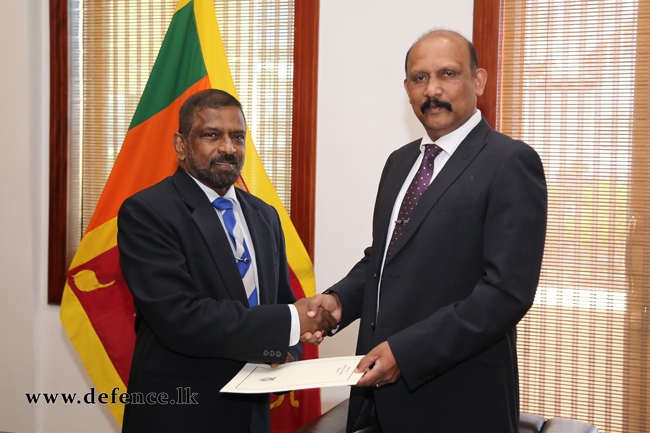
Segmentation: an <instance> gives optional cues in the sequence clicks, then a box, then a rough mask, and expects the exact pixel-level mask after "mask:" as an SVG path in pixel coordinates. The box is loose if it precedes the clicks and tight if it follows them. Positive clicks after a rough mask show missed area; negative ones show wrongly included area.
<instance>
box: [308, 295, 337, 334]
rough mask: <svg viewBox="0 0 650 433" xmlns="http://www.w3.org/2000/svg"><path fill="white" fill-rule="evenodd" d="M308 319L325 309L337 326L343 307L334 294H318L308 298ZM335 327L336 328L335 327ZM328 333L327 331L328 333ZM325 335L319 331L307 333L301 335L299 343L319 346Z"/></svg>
mask: <svg viewBox="0 0 650 433" xmlns="http://www.w3.org/2000/svg"><path fill="white" fill-rule="evenodd" d="M307 308H308V310H309V311H308V312H307V316H308V317H314V316H316V314H318V311H320V310H322V309H325V310H327V311H329V312H330V314H332V316H333V317H334V319H335V320H336V323H337V324H338V323H339V322H340V321H341V314H342V312H343V307H342V306H341V301H340V300H339V297H338V295H337V294H336V293H331V294H325V295H323V294H320V295H316V296H314V297H313V298H309V304H308V307H307ZM335 327H336V326H335ZM328 332H329V331H328ZM325 335H327V332H326V333H321V332H319V331H317V332H315V333H311V332H307V333H306V334H301V338H300V341H302V342H303V343H311V344H315V345H319V344H320V343H322V342H323V339H324V338H325Z"/></svg>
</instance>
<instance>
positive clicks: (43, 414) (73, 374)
mask: <svg viewBox="0 0 650 433" xmlns="http://www.w3.org/2000/svg"><path fill="white" fill-rule="evenodd" d="M48 28H49V1H48V0H12V1H4V2H2V4H1V6H0V54H1V57H2V61H1V62H0V77H2V79H1V80H0V95H2V104H0V131H2V134H3V136H4V139H3V143H4V144H3V154H4V156H5V158H4V161H5V165H4V166H3V169H2V170H1V171H0V203H1V204H2V207H1V208H0V344H2V346H1V347H2V349H1V352H0V353H1V355H0V431H3V432H16V433H18V432H20V433H29V432H53V433H54V432H56V433H58V432H61V433H63V432H89V431H92V432H98V433H110V432H117V431H119V429H118V426H117V423H116V422H115V420H114V418H113V417H112V415H111V414H110V412H109V411H108V409H107V408H106V407H103V406H99V405H85V404H81V405H77V404H73V405H65V404H63V403H62V402H61V401H60V399H59V401H58V402H57V403H56V404H50V405H47V404H45V403H44V402H43V401H41V402H40V403H38V404H28V403H27V398H26V396H25V393H35V392H52V393H54V392H65V393H77V394H80V395H81V394H84V393H86V392H88V390H89V388H90V387H91V386H93V385H92V382H91V381H90V378H89V376H88V373H86V370H85V369H84V368H83V365H82V363H81V361H80V360H79V357H78V356H77V354H76V352H75V350H74V347H73V346H72V344H71V343H70V339H69V338H68V336H67V335H66V334H65V331H64V330H63V327H62V326H61V321H60V319H59V307H58V306H52V305H47V282H46V274H47V224H48V223H47V217H48V156H49V124H48V122H49V117H48V116H49V75H48V74H49V30H48Z"/></svg>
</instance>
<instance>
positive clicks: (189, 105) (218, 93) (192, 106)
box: [178, 89, 246, 138]
mask: <svg viewBox="0 0 650 433" xmlns="http://www.w3.org/2000/svg"><path fill="white" fill-rule="evenodd" d="M205 107H208V108H224V107H237V108H239V110H240V111H241V112H242V116H244V110H243V109H242V107H241V103H240V102H239V101H238V100H237V98H235V97H234V96H232V95H231V94H230V93H228V92H224V91H223V90H218V89H206V90H202V91H200V92H197V93H195V94H193V95H192V96H190V97H189V98H187V99H186V100H185V102H183V105H182V106H181V109H180V111H179V113H178V132H179V133H180V134H181V135H182V136H183V137H185V138H189V135H190V131H191V130H192V125H194V113H195V112H196V109H197V108H198V109H199V110H200V109H203V108H205ZM244 122H246V116H244Z"/></svg>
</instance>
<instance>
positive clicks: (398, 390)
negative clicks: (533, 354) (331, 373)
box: [332, 119, 546, 433]
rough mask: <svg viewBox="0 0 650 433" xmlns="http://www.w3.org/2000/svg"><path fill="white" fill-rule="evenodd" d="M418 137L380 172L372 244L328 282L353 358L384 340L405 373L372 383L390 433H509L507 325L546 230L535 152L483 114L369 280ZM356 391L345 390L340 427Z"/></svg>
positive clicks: (354, 408)
mask: <svg viewBox="0 0 650 433" xmlns="http://www.w3.org/2000/svg"><path fill="white" fill-rule="evenodd" d="M419 146H420V140H417V141H414V142H412V143H410V144H407V145H406V146H404V147H402V148H400V149H398V150H397V151H395V152H394V153H393V154H391V156H390V157H389V158H388V161H387V162H386V166H385V167H384V171H383V173H382V176H381V181H380V184H379V191H378V194H377V199H376V204H375V210H374V219H373V243H372V246H371V247H370V248H368V249H367V250H366V251H365V257H364V258H363V259H362V260H361V261H360V262H359V263H358V264H357V265H356V266H355V267H354V268H353V269H352V271H351V272H350V273H349V274H348V275H347V276H346V277H345V278H344V279H343V280H342V281H340V282H339V283H337V284H336V285H335V286H333V287H332V290H333V291H335V292H336V293H337V294H338V296H339V298H340V299H341V302H342V305H343V318H342V321H341V325H342V326H346V325H347V324H349V323H351V322H352V321H353V320H355V319H357V318H359V317H360V318H361V324H360V330H359V340H358V346H357V354H366V353H368V352H369V351H370V350H371V349H372V348H373V347H375V346H376V345H378V344H379V343H381V342H383V341H386V340H388V343H389V345H390V347H391V349H392V351H393V354H394V355H395V358H396V360H397V363H398V366H399V368H400V370H401V372H402V377H401V379H400V380H398V381H397V382H396V383H394V384H391V385H387V386H383V387H381V388H379V389H377V390H373V392H374V397H375V404H376V407H377V412H378V417H379V421H380V424H381V426H382V428H383V431H384V432H385V433H390V432H404V431H408V432H411V431H413V432H415V431H418V432H420V431H435V432H455V433H460V432H472V433H475V432H483V431H490V432H499V433H506V432H513V433H514V432H516V431H517V422H518V416H519V395H518V394H519V389H518V372H517V357H516V341H515V325H516V324H517V322H518V321H519V320H520V319H521V318H522V317H523V316H524V314H525V313H526V311H527V310H528V309H529V308H530V306H531V305H532V303H533V299H534V297H535V291H536V288H537V283H538V279H539V273H540V267H541V261H542V254H543V248H544V237H545V230H546V183H545V179H544V172H543V167H542V164H541V161H540V159H539V157H538V155H537V153H536V152H535V151H534V150H533V149H532V148H531V147H529V146H528V145H526V144H525V143H523V142H520V141H515V140H512V139H511V138H509V137H507V136H505V135H502V134H500V133H498V132H496V131H494V130H492V129H491V128H490V127H489V125H488V124H487V122H486V121H485V119H483V120H482V121H481V122H480V123H479V124H478V125H477V126H476V127H475V128H474V129H473V130H472V131H471V132H470V133H469V135H468V136H467V137H466V138H465V140H464V141H463V142H462V143H461V144H460V146H459V147H458V149H457V150H456V151H455V152H454V153H453V155H452V156H451V158H450V159H449V160H448V161H447V164H446V165H445V166H444V168H443V169H442V171H441V172H440V174H439V175H438V176H437V177H436V178H435V179H434V181H433V182H432V184H431V185H430V186H429V188H428V189H427V190H426V191H425V193H424V194H423V195H422V197H421V199H420V201H419V203H418V205H417V207H416V208H415V210H414V212H413V215H412V217H411V220H410V221H409V222H408V225H407V226H406V228H405V231H404V234H403V236H402V237H401V239H400V240H399V242H398V243H397V245H396V247H395V250H394V253H393V254H392V255H391V257H390V258H389V259H388V260H387V261H386V263H385V265H384V269H383V274H381V291H380V293H381V296H380V299H379V311H378V314H377V294H378V283H379V279H378V276H379V275H380V271H381V263H382V259H383V256H384V248H385V245H386V236H387V231H388V226H389V224H391V223H393V222H392V221H390V215H391V212H392V209H393V205H394V203H395V200H396V197H397V195H398V193H399V190H400V188H401V187H402V185H403V183H404V181H405V178H406V176H407V174H408V173H409V171H410V169H411V167H412V166H413V164H414V162H415V160H416V159H417V157H418V155H419V152H420V151H419ZM363 392H364V390H363V389H361V388H353V389H352V395H351V402H350V413H349V420H348V421H349V422H348V426H350V422H351V421H352V420H354V419H355V418H356V416H357V414H358V412H359V409H360V405H361V401H362V399H363Z"/></svg>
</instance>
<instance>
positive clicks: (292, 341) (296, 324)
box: [288, 304, 300, 346]
mask: <svg viewBox="0 0 650 433" xmlns="http://www.w3.org/2000/svg"><path fill="white" fill-rule="evenodd" d="M288 307H289V311H290V312H291V334H289V346H295V345H296V344H298V343H300V316H299V315H298V309H297V308H296V306H295V305H293V304H288Z"/></svg>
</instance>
